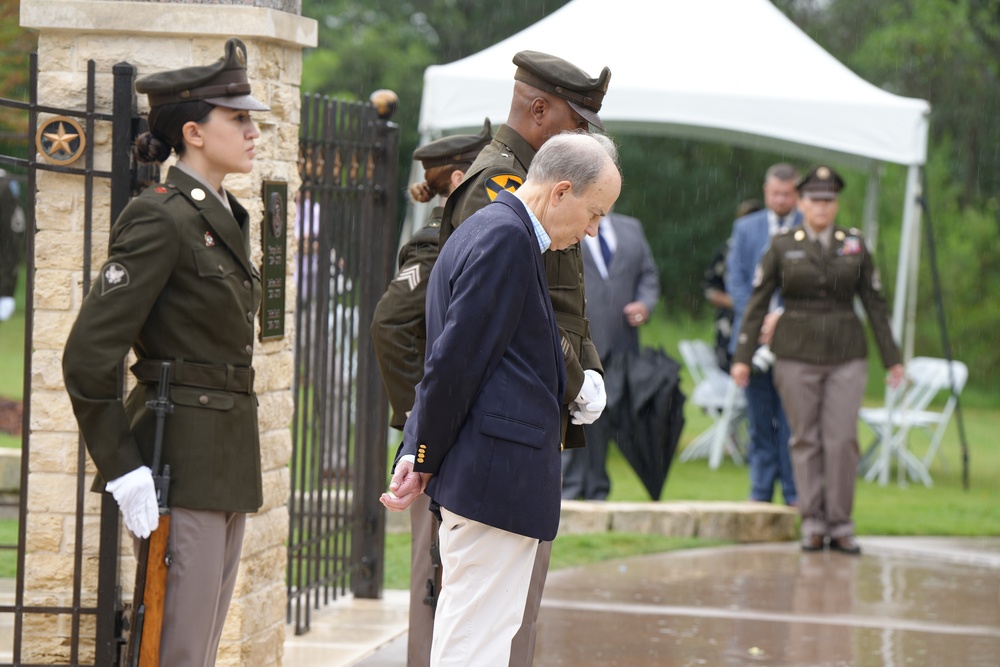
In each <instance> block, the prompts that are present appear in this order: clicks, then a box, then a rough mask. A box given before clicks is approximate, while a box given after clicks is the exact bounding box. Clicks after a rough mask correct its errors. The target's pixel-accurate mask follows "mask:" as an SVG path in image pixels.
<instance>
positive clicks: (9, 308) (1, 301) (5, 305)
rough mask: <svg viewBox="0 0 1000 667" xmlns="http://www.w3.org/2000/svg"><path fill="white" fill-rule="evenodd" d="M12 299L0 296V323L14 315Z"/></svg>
mask: <svg viewBox="0 0 1000 667" xmlns="http://www.w3.org/2000/svg"><path fill="white" fill-rule="evenodd" d="M14 303H15V302H14V297H12V296H0V322H6V321H7V320H9V319H10V316H11V315H13V314H14Z"/></svg>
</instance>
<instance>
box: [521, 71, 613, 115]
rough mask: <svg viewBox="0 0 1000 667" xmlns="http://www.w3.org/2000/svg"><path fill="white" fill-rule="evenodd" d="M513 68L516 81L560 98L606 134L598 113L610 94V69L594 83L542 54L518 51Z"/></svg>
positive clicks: (580, 73)
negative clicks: (515, 68)
mask: <svg viewBox="0 0 1000 667" xmlns="http://www.w3.org/2000/svg"><path fill="white" fill-rule="evenodd" d="M514 64H515V65H517V71H516V72H514V79H515V80H516V81H521V82H523V83H526V84H528V85H529V86H534V87H535V88H538V89H539V90H544V91H546V92H549V93H553V94H555V95H558V96H559V97H561V98H563V99H564V100H566V101H567V102H569V105H570V106H571V107H573V110H574V111H576V112H577V113H578V114H580V115H581V116H583V117H584V118H586V119H587V121H588V122H590V124H591V125H594V126H596V127H597V128H598V129H600V130H601V131H603V130H604V123H603V122H601V118H600V116H598V115H597V112H598V111H600V110H601V104H602V103H603V102H604V95H605V94H606V93H607V92H608V83H610V81H611V70H610V69H608V68H607V67H605V68H604V69H602V70H601V74H600V76H598V77H597V78H596V79H594V78H591V77H590V75H588V74H587V73H586V72H584V71H583V70H582V69H580V68H579V67H577V66H576V65H574V64H573V63H571V62H568V61H566V60H563V59H562V58H558V57H556V56H552V55H549V54H548V53H541V52H540V51H518V52H517V53H515V54H514Z"/></svg>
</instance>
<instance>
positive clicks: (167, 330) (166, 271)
mask: <svg viewBox="0 0 1000 667" xmlns="http://www.w3.org/2000/svg"><path fill="white" fill-rule="evenodd" d="M136 91H137V92H139V93H146V94H147V95H148V96H149V104H150V113H149V128H150V131H149V132H148V133H146V134H144V135H142V136H140V137H139V138H138V140H137V142H136V156H137V157H138V159H140V160H142V161H144V162H154V161H155V162H162V161H163V160H165V159H166V158H167V157H169V155H170V152H171V149H172V150H173V151H175V152H176V153H177V155H178V158H179V159H178V162H177V165H176V166H175V167H172V168H171V169H170V170H169V172H168V173H167V178H166V181H165V182H164V183H162V184H158V185H154V186H152V187H150V188H148V189H146V190H145V191H144V192H143V193H142V194H141V195H139V196H138V197H136V198H135V199H134V200H133V201H132V202H131V203H130V204H129V205H128V206H127V207H126V208H125V210H124V211H123V212H122V214H121V216H120V217H119V218H118V220H117V221H116V222H115V224H114V226H113V228H112V230H111V238H110V241H109V249H108V260H107V261H106V262H105V263H104V266H103V267H102V268H101V270H100V275H99V278H98V279H97V281H96V282H95V284H94V287H93V289H92V290H91V291H90V293H89V294H88V296H87V298H86V299H85V300H84V303H83V305H82V307H81V309H80V314H79V316H78V318H77V320H76V323H75V324H74V326H73V329H72V331H71V332H70V336H69V340H68V341H67V343H66V349H65V353H64V356H63V371H64V375H65V378H66V388H67V390H68V391H69V394H70V399H71V401H72V404H73V410H74V412H75V413H76V418H77V421H78V422H79V425H80V431H81V433H82V434H83V437H84V440H85V441H86V443H87V449H88V451H89V452H90V454H91V456H92V457H93V459H94V463H95V464H96V466H97V470H98V472H99V473H100V475H99V478H98V480H97V482H95V486H96V487H97V489H98V490H103V489H104V488H105V487H104V481H106V482H107V487H106V488H107V490H108V491H110V492H112V494H113V495H114V498H115V500H116V501H117V502H118V505H119V507H120V508H121V511H122V514H123V516H124V519H125V525H126V526H127V527H128V529H129V530H130V531H131V532H132V533H133V534H134V535H135V536H136V537H138V538H145V537H148V536H149V534H150V532H151V531H153V530H155V529H156V527H157V523H158V514H157V502H156V494H155V491H154V488H153V481H152V477H151V474H150V469H149V467H148V466H149V464H150V462H151V459H152V455H151V453H152V448H153V441H154V426H155V421H156V420H155V416H154V414H153V413H152V411H151V410H150V409H149V408H147V406H146V401H148V400H151V399H154V398H156V396H157V388H158V387H157V385H158V380H159V373H160V366H161V363H162V362H169V363H171V364H172V368H171V376H170V401H171V402H172V403H173V406H174V407H173V413H172V414H170V415H168V416H167V417H166V423H165V427H164V439H163V451H162V461H163V463H164V464H167V465H169V466H170V487H169V504H170V506H171V530H170V535H169V539H168V544H167V549H168V553H169V555H170V558H171V564H170V567H169V570H168V574H167V585H166V601H165V605H164V621H163V634H162V639H161V649H160V664H163V665H170V667H210V666H211V665H214V664H215V656H216V652H217V650H218V645H219V638H220V636H221V634H222V627H223V624H224V622H225V619H226V614H227V612H228V609H229V602H230V599H231V598H232V593H233V586H234V584H235V582H236V573H237V569H238V567H239V559H240V551H241V549H242V542H243V531H244V524H245V519H246V513H247V512H254V511H256V510H257V509H259V508H260V505H261V503H262V495H263V494H262V490H261V472H260V443H259V436H258V429H257V397H256V395H255V394H254V393H253V368H252V367H251V362H252V360H253V343H254V336H255V322H254V319H255V314H256V312H257V309H258V307H259V305H260V298H261V289H260V275H259V273H258V271H257V269H256V268H255V267H254V266H253V264H251V262H250V244H249V230H250V219H249V216H248V215H247V212H246V210H245V209H244V208H243V207H242V206H241V205H240V204H239V202H238V201H237V200H236V199H235V198H234V197H232V196H231V195H229V194H228V193H227V192H226V191H225V189H223V187H222V180H223V178H224V177H225V176H226V175H227V174H229V173H234V172H235V173H249V172H250V171H251V170H252V169H253V158H254V145H255V140H256V139H257V138H258V137H259V136H260V133H259V132H258V130H257V126H256V125H255V124H254V123H253V121H252V120H251V119H250V114H249V111H250V110H264V111H266V110H267V109H268V108H267V107H266V106H265V105H264V104H262V103H260V102H259V101H257V100H256V99H254V98H253V97H252V96H251V95H250V84H249V83H248V82H247V77H246V47H245V46H244V45H243V43H242V42H241V41H239V40H238V39H230V40H229V41H228V42H226V47H225V57H224V58H222V59H221V60H219V61H217V62H216V63H214V64H212V65H207V66H202V67H187V68H184V69H180V70H174V71H169V72H162V73H158V74H152V75H149V76H146V77H143V78H141V79H139V80H138V81H136ZM129 348H132V349H133V350H134V351H135V354H136V357H138V362H137V363H136V364H135V365H134V366H133V367H132V372H133V374H134V375H135V377H136V379H137V380H138V384H137V385H136V387H135V388H134V389H133V390H132V391H131V392H130V393H129V396H128V398H127V400H126V401H125V403H124V404H122V402H121V401H120V400H119V399H118V387H119V385H120V378H119V376H118V366H119V364H120V363H121V361H122V359H123V358H124V357H125V355H126V353H127V352H128V350H129Z"/></svg>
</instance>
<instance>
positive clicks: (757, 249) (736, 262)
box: [725, 208, 802, 353]
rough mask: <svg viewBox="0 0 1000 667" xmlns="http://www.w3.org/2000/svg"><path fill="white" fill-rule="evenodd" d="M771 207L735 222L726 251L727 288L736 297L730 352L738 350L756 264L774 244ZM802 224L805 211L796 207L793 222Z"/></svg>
mask: <svg viewBox="0 0 1000 667" xmlns="http://www.w3.org/2000/svg"><path fill="white" fill-rule="evenodd" d="M767 213H768V209H766V208H765V209H761V210H759V211H754V212H753V213H751V214H749V215H745V216H743V217H742V218H738V219H737V220H736V222H734V223H733V235H732V237H731V238H730V243H729V252H728V253H727V254H726V276H725V283H726V292H728V293H729V295H730V296H731V297H732V298H733V314H734V315H733V329H732V331H733V336H732V338H731V339H730V340H729V351H730V353H732V352H735V351H736V339H737V338H738V336H737V335H736V334H737V333H738V332H739V330H740V325H741V324H742V323H743V311H744V310H746V307H747V302H748V301H750V293H751V292H753V276H754V272H755V271H756V270H757V265H758V264H760V260H761V258H762V257H764V253H765V252H767V249H768V247H770V245H771V230H770V227H769V226H768V223H767ZM801 224H802V214H801V213H800V212H798V211H795V217H794V218H792V226H793V227H795V226H798V225H801Z"/></svg>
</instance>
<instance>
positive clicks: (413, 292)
mask: <svg viewBox="0 0 1000 667" xmlns="http://www.w3.org/2000/svg"><path fill="white" fill-rule="evenodd" d="M492 138H493V133H492V128H491V127H490V121H489V119H488V118H487V119H486V122H485V123H484V124H483V130H482V132H480V133H479V134H475V135H473V134H456V135H453V136H450V137H443V138H441V139H438V140H436V141H432V142H430V143H429V144H426V145H424V146H421V147H420V148H418V149H417V150H416V151H414V152H413V159H414V160H418V161H419V162H420V164H421V165H422V166H423V168H424V180H423V181H422V182H420V183H415V184H414V185H411V186H410V196H411V197H413V199H414V200H416V201H419V202H429V201H431V200H432V199H434V198H435V197H440V198H441V199H442V202H443V200H444V198H446V197H447V196H448V195H449V194H451V192H452V191H453V190H454V189H455V187H456V186H458V184H459V183H461V182H462V178H464V177H465V171H466V170H467V169H468V168H469V167H471V166H472V162H473V160H475V159H476V156H477V155H479V151H481V150H482V149H483V147H484V146H486V145H487V144H488V143H490V140H491V139H492ZM443 213H444V207H442V206H436V207H435V208H434V209H433V210H432V211H431V216H430V219H429V220H428V221H427V224H425V225H424V226H423V227H422V228H421V229H420V230H419V231H417V233H415V234H414V235H413V236H412V237H411V238H410V239H409V241H407V242H406V244H405V245H404V246H403V248H402V249H401V250H400V251H399V271H398V272H397V273H396V276H395V277H394V278H393V279H392V281H391V282H390V283H389V287H388V289H386V291H385V294H383V295H382V298H381V299H379V302H378V305H376V306H375V314H374V316H373V317H372V325H371V332H372V340H373V341H374V343H375V356H376V358H377V359H378V368H379V372H380V373H381V375H382V382H383V383H384V384H385V388H386V391H387V393H388V394H389V403H390V404H391V405H392V419H391V420H390V422H389V424H390V426H392V427H393V428H396V429H399V430H402V429H403V425H404V424H405V423H406V418H407V417H408V416H409V414H410V410H411V409H413V399H414V389H415V387H416V386H417V384H418V383H419V382H420V379H421V378H422V377H423V375H424V355H425V352H426V345H427V330H426V322H425V317H424V306H425V303H424V302H425V301H426V298H427V278H428V276H430V273H431V269H432V268H433V266H434V262H435V260H436V259H437V256H438V233H439V230H440V228H441V216H442V214H443ZM438 525H439V522H438V521H437V519H436V518H435V516H434V515H433V514H432V513H431V512H430V497H428V496H426V495H421V496H420V497H419V498H418V499H417V500H415V501H414V502H413V504H412V505H411V506H410V536H411V539H412V541H411V545H410V614H409V634H408V636H407V649H406V664H407V665H408V666H409V667H423V666H425V665H428V664H430V655H431V638H432V636H433V628H434V609H435V606H436V604H437V596H438V593H439V592H440V590H439V587H440V585H441V576H440V575H441V559H440V555H439V552H438V541H437V531H438Z"/></svg>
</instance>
